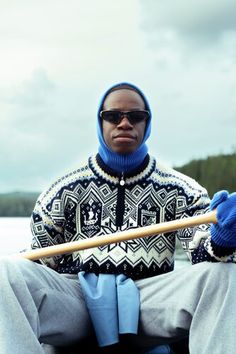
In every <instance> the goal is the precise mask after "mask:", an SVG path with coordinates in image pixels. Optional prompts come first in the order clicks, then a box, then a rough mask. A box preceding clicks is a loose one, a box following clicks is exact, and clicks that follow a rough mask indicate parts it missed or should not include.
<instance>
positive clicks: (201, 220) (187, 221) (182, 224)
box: [16, 210, 217, 260]
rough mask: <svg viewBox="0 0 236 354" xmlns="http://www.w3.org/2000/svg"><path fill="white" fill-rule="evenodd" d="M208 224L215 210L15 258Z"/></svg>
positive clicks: (212, 219) (50, 253)
mask: <svg viewBox="0 0 236 354" xmlns="http://www.w3.org/2000/svg"><path fill="white" fill-rule="evenodd" d="M210 223H217V217H216V210H213V211H210V212H209V213H206V214H203V215H197V216H192V217H189V218H184V219H180V220H173V221H167V222H163V223H160V224H154V225H149V226H143V227H140V228H135V229H130V230H126V231H121V232H116V233H114V234H108V235H102V236H96V237H92V238H88V239H85V240H79V241H72V242H67V243H62V244H59V245H54V246H49V247H43V248H37V249H34V250H29V251H25V252H22V253H19V254H17V255H16V257H21V258H22V257H23V258H27V259H30V260H37V259H40V258H45V257H52V256H57V255H60V254H66V253H72V252H77V251H82V250H85V249H88V248H94V247H99V246H104V245H108V244H111V243H118V242H121V241H127V240H133V239H136V238H142V237H145V236H152V235H157V234H161V233H166V232H171V231H176V230H178V229H184V228H187V227H193V226H197V225H202V224H210Z"/></svg>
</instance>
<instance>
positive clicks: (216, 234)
mask: <svg viewBox="0 0 236 354" xmlns="http://www.w3.org/2000/svg"><path fill="white" fill-rule="evenodd" d="M210 209H211V210H213V209H216V215H217V220H218V222H217V224H212V225H211V227H210V232H211V238H212V240H213V242H215V244H216V245H218V246H221V247H230V248H235V247H236V193H232V194H229V192H228V191H225V190H222V191H219V192H217V193H215V194H214V196H213V198H212V201H211V204H210Z"/></svg>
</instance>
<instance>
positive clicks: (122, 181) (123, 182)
mask: <svg viewBox="0 0 236 354" xmlns="http://www.w3.org/2000/svg"><path fill="white" fill-rule="evenodd" d="M120 185H121V186H124V185H125V178H124V172H122V174H121V178H120Z"/></svg>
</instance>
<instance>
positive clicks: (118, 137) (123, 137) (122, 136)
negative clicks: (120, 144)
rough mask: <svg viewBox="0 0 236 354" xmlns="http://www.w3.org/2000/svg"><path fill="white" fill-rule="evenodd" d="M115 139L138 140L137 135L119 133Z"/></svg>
mask: <svg viewBox="0 0 236 354" xmlns="http://www.w3.org/2000/svg"><path fill="white" fill-rule="evenodd" d="M113 139H114V140H119V141H130V140H136V137H135V136H133V135H130V134H119V135H115V136H114V137H113Z"/></svg>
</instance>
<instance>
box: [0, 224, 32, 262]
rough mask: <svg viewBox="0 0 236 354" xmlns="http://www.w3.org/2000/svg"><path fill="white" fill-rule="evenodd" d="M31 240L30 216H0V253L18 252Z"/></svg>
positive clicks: (27, 245)
mask: <svg viewBox="0 0 236 354" xmlns="http://www.w3.org/2000/svg"><path fill="white" fill-rule="evenodd" d="M30 242H31V230H30V218H20V217H16V218H4V217H0V255H1V256H2V255H7V254H12V253H16V252H19V251H21V250H23V249H25V248H27V247H29V245H30Z"/></svg>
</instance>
